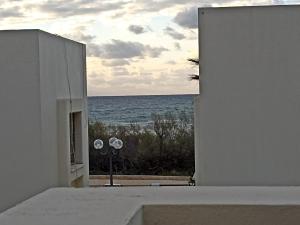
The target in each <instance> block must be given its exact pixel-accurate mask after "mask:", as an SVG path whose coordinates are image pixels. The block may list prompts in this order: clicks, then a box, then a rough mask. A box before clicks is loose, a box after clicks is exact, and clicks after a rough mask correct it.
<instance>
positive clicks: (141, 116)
mask: <svg viewBox="0 0 300 225" xmlns="http://www.w3.org/2000/svg"><path fill="white" fill-rule="evenodd" d="M193 97H194V95H144V96H97V97H88V110H89V122H95V121H101V122H103V123H105V124H107V125H125V126H126V125H128V124H130V123H137V124H139V125H140V126H147V125H148V124H149V123H151V122H152V120H151V114H153V113H159V114H164V113H166V112H172V113H175V114H176V113H180V112H181V111H185V113H187V115H189V116H191V117H192V116H193Z"/></svg>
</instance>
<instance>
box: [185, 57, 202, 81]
mask: <svg viewBox="0 0 300 225" xmlns="http://www.w3.org/2000/svg"><path fill="white" fill-rule="evenodd" d="M187 60H188V61H189V62H191V63H192V64H194V65H195V66H199V64H200V62H199V59H198V58H189V59H187ZM189 77H190V79H191V80H199V79H200V76H199V74H191V75H190V76H189Z"/></svg>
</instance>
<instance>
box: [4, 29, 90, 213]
mask: <svg viewBox="0 0 300 225" xmlns="http://www.w3.org/2000/svg"><path fill="white" fill-rule="evenodd" d="M0 49H1V51H0V74H1V76H0V103H1V113H0V115H1V117H0V124H1V127H0V140H1V142H0V150H1V151H0V152H1V157H0V177H1V185H0V199H1V201H0V211H2V210H4V209H6V208H9V207H11V206H13V205H14V204H16V203H18V202H20V201H22V200H25V199H26V198H29V197H31V196H33V195H35V194H37V193H39V192H41V191H44V190H46V189H48V188H51V187H57V186H65V187H68V186H76V187H77V186H85V185H87V184H88V171H89V169H88V134H87V126H88V118H87V98H86V96H87V92H86V91H87V90H86V64H85V59H86V56H85V45H83V44H81V43H78V42H75V41H71V40H68V39H65V38H62V37H59V36H56V35H52V34H49V33H46V32H43V31H40V30H15V31H0Z"/></svg>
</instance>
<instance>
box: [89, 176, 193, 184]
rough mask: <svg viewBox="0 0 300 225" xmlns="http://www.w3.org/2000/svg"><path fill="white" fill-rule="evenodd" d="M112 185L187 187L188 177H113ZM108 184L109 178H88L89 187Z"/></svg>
mask: <svg viewBox="0 0 300 225" xmlns="http://www.w3.org/2000/svg"><path fill="white" fill-rule="evenodd" d="M113 179H114V180H113V181H114V184H116V185H121V186H158V185H167V186H168V185H170V186H176V185H178V186H186V185H189V177H186V176H146V175H132V176H129V175H115V176H113ZM107 184H109V176H105V175H94V176H90V181H89V185H90V186H91V187H97V186H105V185H107Z"/></svg>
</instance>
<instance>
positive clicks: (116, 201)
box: [0, 187, 300, 225]
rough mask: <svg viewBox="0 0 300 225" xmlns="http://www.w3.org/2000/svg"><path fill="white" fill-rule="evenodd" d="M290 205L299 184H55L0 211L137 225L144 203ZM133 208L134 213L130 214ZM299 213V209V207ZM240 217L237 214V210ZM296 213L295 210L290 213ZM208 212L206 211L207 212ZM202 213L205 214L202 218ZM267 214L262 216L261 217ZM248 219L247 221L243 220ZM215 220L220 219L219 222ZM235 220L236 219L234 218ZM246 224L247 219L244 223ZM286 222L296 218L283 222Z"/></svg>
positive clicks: (19, 217) (15, 219)
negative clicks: (172, 185)
mask: <svg viewBox="0 0 300 225" xmlns="http://www.w3.org/2000/svg"><path fill="white" fill-rule="evenodd" d="M168 204H169V205H174V206H175V205H181V206H182V205H189V206H193V205H200V206H205V205H208V206H216V207H219V208H220V206H226V205H228V206H241V207H242V206H253V207H255V206H258V207H261V206H290V207H294V208H290V210H288V212H286V211H282V212H284V213H282V216H289V215H290V213H291V214H293V212H296V211H295V210H299V206H300V188H299V187H144V188H115V187H113V188H83V189H73V188H54V189H50V190H47V191H46V192H44V193H42V194H39V195H37V196H34V197H33V198H31V199H29V200H27V201H25V202H23V203H21V204H19V205H18V206H16V207H14V208H11V209H9V210H7V211H5V212H4V213H2V214H0V224H1V225H62V224H64V225H77V224H78V225H82V224H85V225H95V224H98V225H107V224H109V225H125V224H134V225H141V223H140V222H141V221H142V220H143V219H142V215H141V211H139V210H141V207H142V206H143V205H146V206H147V205H168ZM136 212H137V217H133V216H134V215H135V214H136ZM298 215H300V214H299V213H298ZM236 216H237V217H236V220H235V222H237V221H241V220H239V218H241V217H239V215H238V214H237V215H236ZM293 216H295V215H293ZM207 218H208V217H207ZM207 218H206V219H207ZM266 218H267V217H266ZM244 222H247V221H244ZM218 224H219V223H218ZM234 224H236V223H234ZM245 224H246V223H245ZM287 224H295V225H296V224H299V221H298V223H287Z"/></svg>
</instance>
